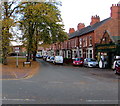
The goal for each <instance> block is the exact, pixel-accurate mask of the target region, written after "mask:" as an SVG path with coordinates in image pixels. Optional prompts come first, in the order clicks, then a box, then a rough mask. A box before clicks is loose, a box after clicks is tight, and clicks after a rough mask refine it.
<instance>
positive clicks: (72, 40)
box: [51, 4, 120, 59]
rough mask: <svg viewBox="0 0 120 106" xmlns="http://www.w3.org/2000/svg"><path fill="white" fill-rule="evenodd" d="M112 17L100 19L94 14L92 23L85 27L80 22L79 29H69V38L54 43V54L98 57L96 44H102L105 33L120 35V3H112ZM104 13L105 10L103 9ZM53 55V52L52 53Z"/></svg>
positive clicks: (67, 56)
mask: <svg viewBox="0 0 120 106" xmlns="http://www.w3.org/2000/svg"><path fill="white" fill-rule="evenodd" d="M110 9H111V13H110V17H109V18H106V19H104V20H102V21H100V17H99V16H97V15H96V16H92V17H91V22H90V25H89V26H87V27H85V25H84V24H83V23H79V24H78V26H77V30H76V31H75V30H74V28H70V29H69V34H68V37H69V39H68V40H65V41H64V42H59V43H55V44H52V45H54V47H51V51H53V52H54V55H63V57H64V58H71V59H72V58H75V57H84V58H87V57H88V58H97V55H98V52H96V51H97V50H96V45H97V44H100V42H101V39H102V37H103V35H104V33H105V32H106V31H107V32H109V34H110V35H111V36H116V37H117V38H119V37H120V4H114V5H112V7H111V8H110ZM103 14H104V11H103ZM52 55H53V54H52Z"/></svg>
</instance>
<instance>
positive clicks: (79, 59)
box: [74, 58, 83, 61]
mask: <svg viewBox="0 0 120 106" xmlns="http://www.w3.org/2000/svg"><path fill="white" fill-rule="evenodd" d="M81 60H83V58H75V59H74V61H81Z"/></svg>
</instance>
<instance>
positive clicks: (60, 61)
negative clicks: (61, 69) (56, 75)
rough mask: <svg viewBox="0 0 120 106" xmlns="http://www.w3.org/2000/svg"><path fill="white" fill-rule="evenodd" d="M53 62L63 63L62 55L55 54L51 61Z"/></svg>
mask: <svg viewBox="0 0 120 106" xmlns="http://www.w3.org/2000/svg"><path fill="white" fill-rule="evenodd" d="M53 63H54V64H57V63H58V64H63V57H62V56H55V58H54V61H53Z"/></svg>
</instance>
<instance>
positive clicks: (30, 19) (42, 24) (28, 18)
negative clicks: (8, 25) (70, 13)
mask: <svg viewBox="0 0 120 106" xmlns="http://www.w3.org/2000/svg"><path fill="white" fill-rule="evenodd" d="M59 6H60V5H59ZM17 7H18V9H17V11H15V13H16V14H19V17H20V19H19V20H18V23H19V28H20V30H21V31H22V37H20V40H22V42H23V44H24V45H25V46H26V49H27V54H28V58H27V61H29V60H30V57H31V54H33V60H36V58H35V57H36V53H37V48H38V45H39V42H42V43H43V44H51V43H55V42H61V41H64V40H65V39H67V34H66V33H65V32H64V29H63V24H62V18H61V14H60V11H59V9H58V2H46V1H45V0H44V2H19V3H18V6H17ZM17 7H15V8H17ZM14 10H15V9H14ZM16 16H17V15H16ZM13 22H14V20H13ZM8 31H9V30H8ZM6 36H9V35H6ZM7 43H8V42H7ZM3 47H4V45H3ZM3 54H4V52H3ZM3 57H4V55H3Z"/></svg>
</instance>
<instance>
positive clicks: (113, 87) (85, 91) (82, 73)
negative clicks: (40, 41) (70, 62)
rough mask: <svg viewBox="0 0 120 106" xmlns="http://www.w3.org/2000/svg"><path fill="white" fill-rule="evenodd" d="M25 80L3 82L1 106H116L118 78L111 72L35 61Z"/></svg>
mask: <svg viewBox="0 0 120 106" xmlns="http://www.w3.org/2000/svg"><path fill="white" fill-rule="evenodd" d="M38 62H39V63H40V69H39V70H38V72H37V74H35V75H34V76H33V77H32V78H29V79H20V80H3V81H2V101H3V104H118V91H119V89H118V86H119V83H118V82H119V77H120V76H118V75H115V74H114V73H113V72H112V71H111V70H106V69H98V68H85V67H73V66H67V65H54V64H51V63H47V62H45V61H43V60H42V59H40V60H38Z"/></svg>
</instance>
